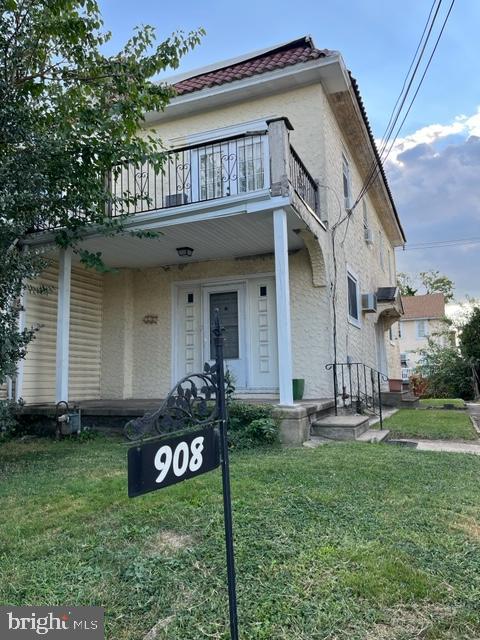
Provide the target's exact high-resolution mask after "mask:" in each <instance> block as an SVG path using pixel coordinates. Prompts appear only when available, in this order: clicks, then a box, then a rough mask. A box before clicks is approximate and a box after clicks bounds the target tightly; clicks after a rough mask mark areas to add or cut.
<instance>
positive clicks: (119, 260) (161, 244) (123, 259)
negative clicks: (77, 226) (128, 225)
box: [82, 209, 306, 269]
mask: <svg viewBox="0 0 480 640" xmlns="http://www.w3.org/2000/svg"><path fill="white" fill-rule="evenodd" d="M305 228H306V225H305V223H304V222H303V221H302V220H301V219H300V218H299V217H298V216H297V215H296V214H295V213H294V211H293V209H291V210H290V211H289V212H288V213H287V233H288V248H289V250H297V249H300V248H302V247H303V240H302V238H301V237H300V235H299V234H298V233H297V232H296V231H297V230H299V229H305ZM150 230H152V231H158V232H159V235H158V237H156V238H139V237H135V236H132V234H131V233H130V232H126V233H123V234H119V235H115V236H113V237H105V236H93V237H90V238H88V239H86V240H84V242H83V243H82V248H83V249H86V250H88V251H91V252H98V251H100V252H101V253H102V258H103V260H104V262H105V264H107V265H108V266H109V267H114V268H122V267H123V268H132V269H134V268H149V267H156V266H168V265H174V264H185V263H187V262H203V261H206V260H220V259H229V258H241V257H246V256H255V255H263V254H269V253H273V251H274V236H273V221H272V213H271V211H265V212H261V213H240V214H236V215H230V216H224V217H220V218H213V219H203V220H197V221H192V222H189V221H187V220H184V221H182V222H181V223H179V222H178V221H174V220H171V221H170V222H169V223H168V224H167V225H166V226H161V227H160V226H159V227H157V228H150ZM178 247H191V248H192V249H193V254H192V256H190V257H188V256H183V257H181V256H179V255H178V253H177V248H178Z"/></svg>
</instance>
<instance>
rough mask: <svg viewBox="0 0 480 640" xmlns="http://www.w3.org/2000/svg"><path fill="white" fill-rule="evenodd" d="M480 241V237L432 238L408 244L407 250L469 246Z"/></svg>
mask: <svg viewBox="0 0 480 640" xmlns="http://www.w3.org/2000/svg"><path fill="white" fill-rule="evenodd" d="M478 243H480V238H459V239H458V240H432V241H431V242H424V243H418V244H412V245H406V246H405V248H404V250H405V251H416V250H421V249H441V248H448V247H460V246H468V245H470V244H478Z"/></svg>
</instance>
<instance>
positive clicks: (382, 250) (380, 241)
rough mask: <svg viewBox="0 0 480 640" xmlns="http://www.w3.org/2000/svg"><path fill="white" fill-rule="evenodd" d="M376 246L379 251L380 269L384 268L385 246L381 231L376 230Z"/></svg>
mask: <svg viewBox="0 0 480 640" xmlns="http://www.w3.org/2000/svg"><path fill="white" fill-rule="evenodd" d="M378 247H379V249H378V250H379V252H380V266H381V267H382V269H385V246H384V244H383V233H382V232H381V231H379V232H378Z"/></svg>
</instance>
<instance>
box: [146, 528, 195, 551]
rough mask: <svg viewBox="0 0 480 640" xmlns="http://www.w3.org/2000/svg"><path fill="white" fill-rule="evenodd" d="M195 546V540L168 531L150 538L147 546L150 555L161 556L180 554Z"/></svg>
mask: <svg viewBox="0 0 480 640" xmlns="http://www.w3.org/2000/svg"><path fill="white" fill-rule="evenodd" d="M193 546H194V539H193V538H192V536H189V535H187V534H184V533H178V532H177V531H172V530H167V531H160V532H159V533H157V535H155V536H153V538H150V539H149V540H148V542H147V544H146V551H147V553H148V554H149V555H152V556H155V555H157V554H158V555H161V554H165V553H178V552H179V551H183V550H184V549H191V548H192V547H193Z"/></svg>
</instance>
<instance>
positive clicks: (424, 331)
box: [417, 320, 428, 338]
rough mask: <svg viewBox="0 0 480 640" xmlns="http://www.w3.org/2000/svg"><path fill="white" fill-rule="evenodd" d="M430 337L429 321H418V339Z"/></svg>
mask: <svg viewBox="0 0 480 640" xmlns="http://www.w3.org/2000/svg"><path fill="white" fill-rule="evenodd" d="M427 337H428V320H417V338H427Z"/></svg>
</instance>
